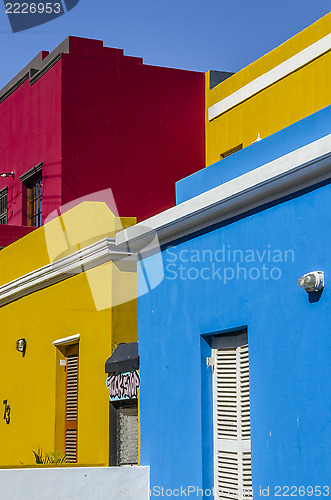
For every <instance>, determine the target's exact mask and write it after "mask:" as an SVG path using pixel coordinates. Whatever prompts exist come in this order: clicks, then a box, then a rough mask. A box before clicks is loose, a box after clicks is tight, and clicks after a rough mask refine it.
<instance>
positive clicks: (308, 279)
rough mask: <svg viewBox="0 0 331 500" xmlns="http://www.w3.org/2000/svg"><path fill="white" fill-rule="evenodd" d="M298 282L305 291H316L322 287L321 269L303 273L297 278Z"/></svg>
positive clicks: (322, 276)
mask: <svg viewBox="0 0 331 500" xmlns="http://www.w3.org/2000/svg"><path fill="white" fill-rule="evenodd" d="M298 283H299V286H301V288H304V289H305V290H306V292H307V293H310V292H318V291H319V290H322V288H323V287H324V273H323V271H312V272H311V273H307V274H304V275H303V276H301V278H299V281H298Z"/></svg>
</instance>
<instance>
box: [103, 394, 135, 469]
mask: <svg viewBox="0 0 331 500" xmlns="http://www.w3.org/2000/svg"><path fill="white" fill-rule="evenodd" d="M137 464H138V401H137V399H129V400H125V401H116V402H114V401H110V403H109V465H137Z"/></svg>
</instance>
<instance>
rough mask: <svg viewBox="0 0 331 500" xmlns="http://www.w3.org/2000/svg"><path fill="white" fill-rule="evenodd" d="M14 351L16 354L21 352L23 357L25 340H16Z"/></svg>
mask: <svg viewBox="0 0 331 500" xmlns="http://www.w3.org/2000/svg"><path fill="white" fill-rule="evenodd" d="M16 350H17V351H18V352H21V353H22V354H23V357H24V356H25V351H26V340H25V339H18V340H17V342H16Z"/></svg>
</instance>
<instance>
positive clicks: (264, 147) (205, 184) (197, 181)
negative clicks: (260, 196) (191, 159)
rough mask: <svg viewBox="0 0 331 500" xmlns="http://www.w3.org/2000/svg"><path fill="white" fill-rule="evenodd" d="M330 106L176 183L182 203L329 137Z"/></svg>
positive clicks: (178, 200)
mask: <svg viewBox="0 0 331 500" xmlns="http://www.w3.org/2000/svg"><path fill="white" fill-rule="evenodd" d="M330 121H331V106H328V107H326V108H324V109H322V110H321V111H319V112H317V113H314V114H313V115H311V116H308V117H307V118H305V119H303V120H301V121H299V122H297V123H294V124H293V125H290V126H289V127H286V128H285V129H283V130H281V131H280V132H277V133H276V134H273V135H271V136H269V137H266V138H265V139H263V140H261V141H259V142H256V143H254V144H252V145H251V146H248V147H246V148H244V149H242V150H241V151H238V152H237V153H235V154H233V155H231V156H228V157H227V158H224V159H223V160H220V161H218V162H217V163H214V164H213V165H210V166H209V167H206V168H204V169H202V170H199V171H198V172H196V173H194V174H192V175H189V176H188V177H185V178H184V179H181V180H180V181H178V182H177V183H176V202H177V204H178V203H182V202H183V201H186V200H188V199H190V198H192V197H193V196H197V195H198V194H201V193H203V192H205V191H208V190H209V189H212V188H214V187H216V186H219V185H220V184H223V183H224V182H227V181H230V180H232V179H234V178H235V177H238V176H239V175H242V174H245V173H246V172H249V171H250V170H253V169H255V168H258V167H261V165H264V164H265V163H268V162H270V161H272V160H275V159H276V158H279V157H280V156H283V155H286V154H288V153H290V152H291V151H294V150H295V149H298V148H301V147H303V146H305V145H306V144H308V143H309V142H313V141H315V140H317V139H319V138H320V137H323V136H324V135H328V134H329V133H330Z"/></svg>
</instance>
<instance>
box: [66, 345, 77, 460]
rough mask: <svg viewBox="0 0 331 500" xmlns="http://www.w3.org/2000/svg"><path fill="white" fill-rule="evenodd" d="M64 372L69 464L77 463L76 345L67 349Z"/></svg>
mask: <svg viewBox="0 0 331 500" xmlns="http://www.w3.org/2000/svg"><path fill="white" fill-rule="evenodd" d="M66 372H67V377H66V408H65V453H66V455H67V457H68V461H69V462H77V430H78V429H77V427H78V425H77V424H78V344H77V345H76V344H75V345H73V346H69V347H68V351H67V366H66Z"/></svg>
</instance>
